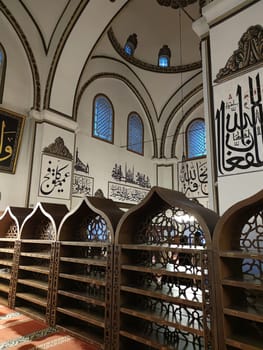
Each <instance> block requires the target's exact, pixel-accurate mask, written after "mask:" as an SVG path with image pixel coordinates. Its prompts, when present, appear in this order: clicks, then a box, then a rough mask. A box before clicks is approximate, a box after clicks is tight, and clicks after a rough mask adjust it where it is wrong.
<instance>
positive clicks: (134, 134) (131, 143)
mask: <svg viewBox="0 0 263 350" xmlns="http://www.w3.org/2000/svg"><path fill="white" fill-rule="evenodd" d="M143 137H144V132H143V122H142V120H141V118H140V116H139V115H138V114H136V113H131V114H130V115H129V117H128V147H127V148H128V150H129V151H132V152H136V153H139V154H143Z"/></svg>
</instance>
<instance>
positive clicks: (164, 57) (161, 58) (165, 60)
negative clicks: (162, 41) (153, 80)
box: [158, 45, 171, 67]
mask: <svg viewBox="0 0 263 350" xmlns="http://www.w3.org/2000/svg"><path fill="white" fill-rule="evenodd" d="M170 58H171V50H170V49H169V47H168V46H167V45H163V47H162V48H161V49H160V51H159V54H158V66H159V67H169V66H170Z"/></svg>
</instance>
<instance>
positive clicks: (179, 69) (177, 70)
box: [108, 28, 202, 73]
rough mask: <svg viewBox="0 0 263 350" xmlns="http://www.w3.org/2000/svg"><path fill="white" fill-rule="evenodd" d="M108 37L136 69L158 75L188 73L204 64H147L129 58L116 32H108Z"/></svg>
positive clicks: (110, 30)
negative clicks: (168, 65) (167, 65)
mask: <svg viewBox="0 0 263 350" xmlns="http://www.w3.org/2000/svg"><path fill="white" fill-rule="evenodd" d="M108 37H109V40H110V42H111V44H112V46H113V47H114V49H115V50H116V51H117V52H118V54H119V55H120V56H121V57H122V58H123V59H125V60H126V61H127V62H129V63H131V64H133V65H134V66H136V67H139V68H141V69H144V70H148V71H151V72H156V73H181V72H188V71H191V70H195V69H199V68H201V67H202V62H201V61H198V62H193V63H189V64H183V65H179V66H170V67H159V66H157V65H154V64H150V63H146V62H143V61H141V60H139V59H138V58H135V57H134V56H129V55H127V54H126V52H125V50H124V48H123V47H122V46H121V45H120V43H119V42H118V40H117V39H116V37H115V35H114V32H113V30H112V28H110V29H109V30H108Z"/></svg>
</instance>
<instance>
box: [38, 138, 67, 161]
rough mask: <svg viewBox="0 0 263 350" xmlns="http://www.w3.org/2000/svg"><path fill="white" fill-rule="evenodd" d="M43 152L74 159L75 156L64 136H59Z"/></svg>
mask: <svg viewBox="0 0 263 350" xmlns="http://www.w3.org/2000/svg"><path fill="white" fill-rule="evenodd" d="M43 152H44V153H47V154H51V155H54V156H58V157H63V158H66V159H69V160H72V159H73V156H72V154H71V153H70V151H69V149H68V148H67V147H66V146H65V144H64V140H63V138H62V137H57V138H56V139H55V141H54V142H53V143H51V144H50V145H48V146H47V147H45V148H44V149H43Z"/></svg>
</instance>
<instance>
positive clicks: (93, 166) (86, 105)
mask: <svg viewBox="0 0 263 350" xmlns="http://www.w3.org/2000/svg"><path fill="white" fill-rule="evenodd" d="M98 93H103V94H104V95H106V96H107V97H108V98H109V99H110V100H111V102H112V104H113V107H114V118H115V122H114V123H115V134H114V144H110V143H107V142H103V141H100V140H97V139H95V138H93V137H91V135H92V105H93V99H94V97H95V96H96V95H97V94H98ZM132 111H135V112H137V113H138V114H139V115H140V116H141V118H142V119H143V122H144V132H145V134H144V135H145V140H146V141H150V142H146V143H145V147H144V156H140V155H136V154H135V153H133V152H129V151H127V149H126V145H127V140H126V135H127V117H128V115H129V113H130V112H132ZM77 122H78V124H79V131H78V133H77V135H76V148H78V151H79V158H80V159H81V160H82V161H83V162H84V163H88V165H89V175H88V176H90V177H93V178H94V192H95V191H96V190H97V189H99V188H100V189H101V190H102V191H103V193H104V195H105V197H107V196H108V181H113V182H115V181H114V179H113V178H112V177H111V174H112V169H113V167H114V165H115V164H116V163H117V164H119V165H122V167H123V169H124V167H125V164H127V167H128V168H132V167H134V170H135V172H137V171H139V172H141V173H144V174H146V175H147V176H149V178H150V181H151V185H154V184H155V166H154V164H153V163H152V160H151V155H152V145H151V134H150V132H149V126H148V121H147V118H146V116H145V113H144V110H143V108H142V106H141V105H140V103H139V101H138V99H137V98H136V96H135V95H134V94H133V93H132V92H131V91H130V89H129V88H128V87H127V86H126V85H125V84H124V83H123V82H121V81H118V80H116V79H110V78H107V79H103V78H102V79H98V80H95V81H94V82H93V83H92V84H91V85H89V87H88V88H87V89H86V90H85V92H84V93H83V95H82V99H81V102H80V106H79V110H78V118H77ZM78 201H79V199H78V198H73V200H72V206H74V205H76V203H77V202H78Z"/></svg>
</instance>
